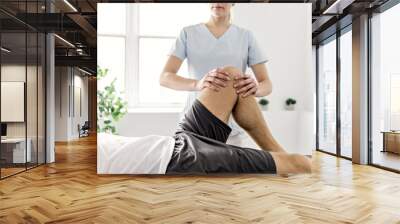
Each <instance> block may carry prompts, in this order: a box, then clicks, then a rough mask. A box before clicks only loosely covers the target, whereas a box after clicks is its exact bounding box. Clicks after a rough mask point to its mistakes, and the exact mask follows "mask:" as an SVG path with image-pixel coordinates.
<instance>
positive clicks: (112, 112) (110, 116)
mask: <svg viewBox="0 0 400 224" xmlns="http://www.w3.org/2000/svg"><path fill="white" fill-rule="evenodd" d="M107 73H108V69H101V68H100V67H97V81H100V80H101V79H102V78H104V77H106V76H107ZM116 80H117V78H114V79H113V81H112V82H111V83H110V84H109V85H107V86H105V87H104V89H103V90H97V132H107V133H112V134H116V132H117V131H116V128H115V123H116V122H117V121H119V120H120V119H121V118H122V117H123V116H124V115H125V114H126V113H127V112H128V109H127V105H128V102H126V101H125V100H124V99H123V98H122V97H121V92H120V91H117V90H116V88H115V82H116Z"/></svg>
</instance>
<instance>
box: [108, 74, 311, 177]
mask: <svg viewBox="0 0 400 224" xmlns="http://www.w3.org/2000/svg"><path fill="white" fill-rule="evenodd" d="M223 71H224V72H225V73H226V74H227V77H228V78H229V79H230V80H229V81H228V85H227V87H225V88H222V89H220V91H218V92H216V91H213V90H210V89H208V88H206V89H203V90H202V91H201V93H200V95H199V97H198V98H197V100H196V101H195V102H194V103H193V105H192V107H191V109H190V110H189V111H188V112H187V113H186V114H185V117H184V119H183V120H182V122H181V123H180V124H179V128H178V130H177V131H176V133H175V135H174V136H173V138H171V137H165V136H155V135H151V136H146V137H143V138H136V139H135V140H132V141H131V143H132V142H134V143H132V144H131V145H130V146H129V147H126V146H128V145H129V144H125V147H126V148H127V149H126V153H124V154H123V156H122V157H121V158H119V159H118V160H117V161H114V164H111V165H110V167H109V170H108V171H109V173H119V172H115V171H116V170H114V171H113V167H116V166H118V165H121V163H128V164H129V163H130V164H132V163H133V164H132V167H133V168H132V167H131V168H130V169H124V172H128V173H166V174H178V173H191V174H196V173H273V174H296V173H309V172H311V162H310V159H309V158H307V157H305V156H303V155H299V154H288V153H286V152H285V151H284V149H283V148H282V147H281V146H280V145H279V144H278V143H277V141H276V140H275V139H274V138H273V136H272V134H271V132H270V131H269V129H268V127H267V124H266V122H265V120H264V118H263V116H262V113H261V111H260V109H259V106H258V105H257V102H256V100H255V98H254V97H245V98H243V97H240V96H238V95H237V94H236V92H235V91H236V90H235V89H234V88H233V85H234V83H235V80H234V79H235V77H237V76H238V75H240V74H241V72H240V70H239V69H236V68H234V67H225V68H223ZM231 115H232V116H233V118H234V119H235V121H236V122H237V123H238V124H239V125H240V126H241V127H242V128H243V129H244V130H246V132H247V133H248V134H249V135H250V136H251V137H252V138H253V139H254V140H255V142H256V143H257V144H258V145H259V146H260V148H261V149H263V150H257V149H252V148H244V147H239V146H234V145H229V144H226V141H227V139H228V136H229V134H230V132H231V128H230V127H229V126H228V125H227V122H228V120H229V117H230V116H231ZM128 148H129V149H128ZM132 149H134V150H136V151H135V152H134V154H133V157H132V156H128V155H127V153H132V151H131V150H132Z"/></svg>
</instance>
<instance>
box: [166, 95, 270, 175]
mask: <svg viewBox="0 0 400 224" xmlns="http://www.w3.org/2000/svg"><path fill="white" fill-rule="evenodd" d="M231 131H232V130H231V128H230V127H229V126H228V125H227V124H225V123H224V122H223V121H221V120H219V119H218V118H217V117H216V116H215V115H213V114H212V113H211V112H210V111H209V110H208V109H207V108H206V107H205V106H204V105H203V104H202V103H201V102H200V101H199V100H195V101H194V103H193V105H192V107H191V109H190V110H189V111H188V112H187V113H186V114H185V117H184V119H183V120H182V122H181V123H179V128H178V130H177V131H176V133H175V135H174V138H175V146H174V151H173V154H172V158H171V160H170V162H169V164H168V167H167V174H174V173H191V174H196V173H199V174H201V173H276V166H275V162H274V160H273V158H272V156H271V154H270V153H269V152H267V151H263V150H257V149H252V148H243V147H239V146H235V145H229V144H226V141H227V139H228V137H229V134H230V132H231Z"/></svg>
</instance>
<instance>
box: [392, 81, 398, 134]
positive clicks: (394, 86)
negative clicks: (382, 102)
mask: <svg viewBox="0 0 400 224" xmlns="http://www.w3.org/2000/svg"><path fill="white" fill-rule="evenodd" d="M399 99H400V74H390V130H400V100H399Z"/></svg>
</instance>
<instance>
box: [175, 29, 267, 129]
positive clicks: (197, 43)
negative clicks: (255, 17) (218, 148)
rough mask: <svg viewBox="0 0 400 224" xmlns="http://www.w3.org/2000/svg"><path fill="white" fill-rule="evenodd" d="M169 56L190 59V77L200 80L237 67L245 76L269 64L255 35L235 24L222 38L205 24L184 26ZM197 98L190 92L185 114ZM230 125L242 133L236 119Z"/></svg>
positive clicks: (188, 62)
mask: <svg viewBox="0 0 400 224" xmlns="http://www.w3.org/2000/svg"><path fill="white" fill-rule="evenodd" d="M169 55H174V56H176V57H178V58H180V59H181V60H182V61H183V60H185V59H187V64H188V74H189V78H193V79H196V80H199V79H201V78H203V76H204V75H205V74H207V73H208V72H209V71H211V70H213V69H215V68H218V67H224V66H234V67H237V68H241V70H242V72H243V73H244V72H245V71H246V68H247V66H249V67H250V66H252V65H255V64H260V63H265V62H267V61H268V59H267V57H266V56H265V54H264V52H263V51H262V50H261V49H260V47H259V46H258V44H257V41H256V39H255V37H254V34H253V33H252V32H251V31H249V30H246V29H244V28H241V27H238V26H236V25H234V24H231V25H230V26H229V28H228V29H227V30H226V31H225V33H224V34H223V35H222V36H220V37H219V38H216V37H215V36H214V35H213V34H212V33H211V32H210V30H209V29H208V28H207V26H206V25H205V24H204V23H199V24H196V25H192V26H187V27H184V28H183V29H182V30H181V32H180V34H179V36H178V37H177V39H176V41H175V43H174V44H173V46H172V47H171V49H170V52H169ZM197 95H198V92H197V91H194V92H189V95H188V100H187V102H186V106H185V109H184V111H183V113H185V112H186V111H187V110H188V109H189V108H190V106H191V105H192V103H193V101H194V100H195V99H196V97H197ZM229 126H231V128H232V129H233V131H232V135H235V134H237V133H239V132H240V129H239V128H238V126H237V124H235V123H234V122H233V120H232V119H230V121H229Z"/></svg>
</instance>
